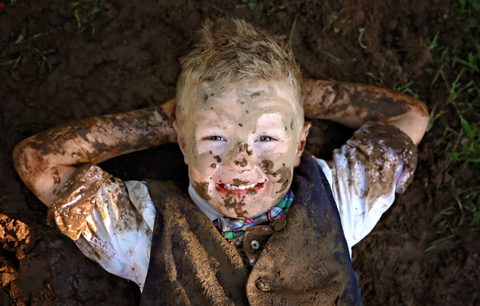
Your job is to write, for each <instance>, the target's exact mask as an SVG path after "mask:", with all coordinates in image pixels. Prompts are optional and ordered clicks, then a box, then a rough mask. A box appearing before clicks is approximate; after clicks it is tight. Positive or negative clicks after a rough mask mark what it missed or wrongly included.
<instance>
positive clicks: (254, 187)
mask: <svg viewBox="0 0 480 306" xmlns="http://www.w3.org/2000/svg"><path fill="white" fill-rule="evenodd" d="M263 186H265V182H261V183H255V184H242V185H236V184H227V183H221V184H216V187H217V191H218V192H219V193H234V194H237V195H245V194H251V193H252V192H253V191H255V193H256V192H257V191H259V190H260V189H262V188H263ZM255 193H254V194H255Z"/></svg>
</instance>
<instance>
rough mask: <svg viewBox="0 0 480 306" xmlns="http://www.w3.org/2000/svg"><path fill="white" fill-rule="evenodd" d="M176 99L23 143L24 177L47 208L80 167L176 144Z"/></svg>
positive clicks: (19, 163)
mask: <svg viewBox="0 0 480 306" xmlns="http://www.w3.org/2000/svg"><path fill="white" fill-rule="evenodd" d="M175 104H176V101H175V99H173V100H171V101H169V102H167V103H165V104H164V105H162V106H160V107H152V108H146V109H140V110H136V111H131V112H127V113H121V114H116V115H105V116H99V117H93V118H88V119H83V120H79V121H75V122H71V123H67V124H64V125H61V126H58V127H55V128H52V129H50V130H47V131H44V132H41V133H39V134H36V135H34V136H32V137H30V138H27V139H25V140H24V141H22V142H21V143H20V144H18V145H17V147H16V148H15V149H14V151H13V162H14V165H15V169H16V170H17V172H18V174H19V176H20V178H21V179H22V180H23V182H24V183H25V184H26V185H27V186H28V188H29V189H30V190H31V191H32V192H33V193H34V194H35V195H36V196H37V197H38V198H39V199H40V200H41V201H42V202H43V203H44V204H45V205H47V206H48V207H50V205H51V204H52V203H53V200H54V199H55V197H56V194H57V193H58V192H59V190H60V189H61V188H62V186H63V185H64V184H65V183H66V182H67V180H68V178H69V177H70V176H71V175H72V173H73V172H74V171H75V169H76V168H77V167H79V166H80V165H83V164H87V163H91V164H97V163H100V162H102V161H105V160H107V159H109V158H112V157H115V156H117V155H121V154H125V153H129V152H133V151H138V150H142V149H146V148H149V147H153V146H158V145H161V144H165V143H167V142H176V139H177V135H176V132H175V130H174V129H173V127H172V122H173V120H174V113H175V112H174V109H175Z"/></svg>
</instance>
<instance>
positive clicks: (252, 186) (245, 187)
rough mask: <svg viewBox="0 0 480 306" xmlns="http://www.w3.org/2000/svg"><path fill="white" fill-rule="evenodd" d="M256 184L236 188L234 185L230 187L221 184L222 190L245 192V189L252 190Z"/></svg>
mask: <svg viewBox="0 0 480 306" xmlns="http://www.w3.org/2000/svg"><path fill="white" fill-rule="evenodd" d="M255 186H257V184H251V185H241V186H236V185H230V184H223V188H225V189H227V190H245V189H252V188H254V187H255Z"/></svg>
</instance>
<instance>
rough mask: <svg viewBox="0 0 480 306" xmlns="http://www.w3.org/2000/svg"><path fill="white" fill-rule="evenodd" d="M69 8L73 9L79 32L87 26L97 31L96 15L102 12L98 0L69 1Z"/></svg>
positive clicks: (93, 31)
mask: <svg viewBox="0 0 480 306" xmlns="http://www.w3.org/2000/svg"><path fill="white" fill-rule="evenodd" d="M68 9H69V10H70V11H72V13H73V16H74V17H75V21H76V23H77V27H78V32H82V31H84V30H85V29H87V28H91V29H92V34H94V33H95V23H94V17H95V15H96V14H97V13H98V12H100V8H99V7H98V1H97V0H79V1H73V2H69V3H68Z"/></svg>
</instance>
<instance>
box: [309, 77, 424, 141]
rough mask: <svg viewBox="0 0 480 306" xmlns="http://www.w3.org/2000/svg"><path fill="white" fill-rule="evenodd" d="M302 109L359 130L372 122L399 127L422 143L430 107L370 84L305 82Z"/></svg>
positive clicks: (310, 115) (315, 115)
mask: <svg viewBox="0 0 480 306" xmlns="http://www.w3.org/2000/svg"><path fill="white" fill-rule="evenodd" d="M302 89H303V91H304V92H305V99H304V102H303V106H304V109H305V116H306V117H309V118H317V119H327V120H332V121H335V122H338V123H341V124H343V125H346V126H348V127H350V128H354V129H357V128H359V127H360V126H361V125H362V124H364V123H365V122H367V121H369V120H376V121H381V122H383V123H386V124H389V125H393V126H396V127H397V128H399V129H400V130H401V131H403V132H404V133H405V134H407V135H408V136H410V138H411V139H412V140H413V142H414V143H415V144H417V145H418V144H419V143H420V140H422V137H423V135H424V134H425V131H426V129H427V125H428V119H429V117H428V108H427V106H426V105H425V104H424V103H423V102H421V101H420V100H418V99H415V98H413V97H411V96H409V95H406V94H402V93H399V92H395V91H392V90H388V89H383V88H380V87H376V86H371V85H362V84H352V83H341V82H332V81H324V80H311V79H305V80H303V84H302Z"/></svg>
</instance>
